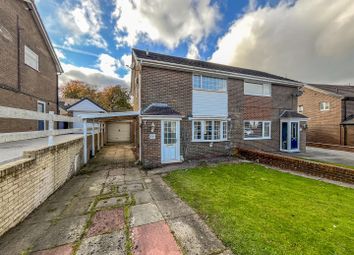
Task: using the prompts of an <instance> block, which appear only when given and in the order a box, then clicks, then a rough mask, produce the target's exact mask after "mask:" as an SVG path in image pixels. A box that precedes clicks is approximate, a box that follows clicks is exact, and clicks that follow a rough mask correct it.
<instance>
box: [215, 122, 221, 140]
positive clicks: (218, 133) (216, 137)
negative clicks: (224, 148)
mask: <svg viewBox="0 0 354 255" xmlns="http://www.w3.org/2000/svg"><path fill="white" fill-rule="evenodd" d="M214 140H220V121H215V122H214Z"/></svg>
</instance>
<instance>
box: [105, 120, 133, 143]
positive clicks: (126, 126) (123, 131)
mask: <svg viewBox="0 0 354 255" xmlns="http://www.w3.org/2000/svg"><path fill="white" fill-rule="evenodd" d="M130 124H131V123H130V122H111V123H108V125H107V138H108V139H107V140H108V142H109V143H119V142H130V128H131V125H130Z"/></svg>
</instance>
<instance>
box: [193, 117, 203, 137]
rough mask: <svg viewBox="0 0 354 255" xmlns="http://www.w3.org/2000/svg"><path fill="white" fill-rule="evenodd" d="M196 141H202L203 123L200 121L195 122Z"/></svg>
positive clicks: (194, 135)
mask: <svg viewBox="0 0 354 255" xmlns="http://www.w3.org/2000/svg"><path fill="white" fill-rule="evenodd" d="M193 137H194V140H201V139H202V123H201V122H200V121H194V134H193Z"/></svg>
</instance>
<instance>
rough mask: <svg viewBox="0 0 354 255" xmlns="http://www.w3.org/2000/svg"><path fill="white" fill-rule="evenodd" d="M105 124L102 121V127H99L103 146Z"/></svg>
mask: <svg viewBox="0 0 354 255" xmlns="http://www.w3.org/2000/svg"><path fill="white" fill-rule="evenodd" d="M105 126H106V124H105V123H103V124H102V129H101V139H102V147H103V146H104V128H105Z"/></svg>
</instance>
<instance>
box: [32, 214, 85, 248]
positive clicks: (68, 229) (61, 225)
mask: <svg viewBox="0 0 354 255" xmlns="http://www.w3.org/2000/svg"><path fill="white" fill-rule="evenodd" d="M87 219H88V217H87V216H76V217H70V218H64V219H61V220H59V221H58V223H57V224H55V225H52V226H50V228H49V229H48V231H47V232H46V234H45V235H44V236H42V237H41V238H40V239H38V240H37V242H36V243H35V245H34V248H33V251H39V250H45V249H49V248H53V247H57V246H60V245H63V244H68V243H73V242H75V241H76V240H78V239H79V238H80V235H81V234H82V232H83V230H84V227H85V224H86V221H87Z"/></svg>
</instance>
